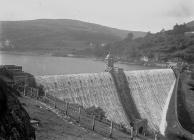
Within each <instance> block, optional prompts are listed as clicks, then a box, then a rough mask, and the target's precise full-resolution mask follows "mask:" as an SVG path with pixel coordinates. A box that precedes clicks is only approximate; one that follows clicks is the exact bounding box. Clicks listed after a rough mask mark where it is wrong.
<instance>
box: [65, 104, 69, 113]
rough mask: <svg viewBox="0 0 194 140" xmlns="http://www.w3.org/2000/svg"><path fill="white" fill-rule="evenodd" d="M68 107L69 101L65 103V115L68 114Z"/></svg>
mask: <svg viewBox="0 0 194 140" xmlns="http://www.w3.org/2000/svg"><path fill="white" fill-rule="evenodd" d="M68 108H69V103H66V109H65V115H66V116H67V115H68Z"/></svg>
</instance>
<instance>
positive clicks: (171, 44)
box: [85, 23, 194, 62]
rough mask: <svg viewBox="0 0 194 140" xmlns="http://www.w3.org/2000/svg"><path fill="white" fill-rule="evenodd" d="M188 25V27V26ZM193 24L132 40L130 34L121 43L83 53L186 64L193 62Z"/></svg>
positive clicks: (177, 26)
mask: <svg viewBox="0 0 194 140" xmlns="http://www.w3.org/2000/svg"><path fill="white" fill-rule="evenodd" d="M188 25H189V26H188ZM191 31H194V24H191V23H190V24H181V25H175V26H174V27H173V29H172V30H168V31H165V30H164V29H163V30H161V31H160V32H158V33H150V32H148V33H147V35H146V36H145V37H141V38H134V37H133V34H132V33H129V34H128V35H127V37H126V38H125V39H123V40H121V41H117V42H114V43H109V44H108V45H106V46H104V47H100V46H96V47H95V48H94V49H90V50H89V49H87V50H85V53H88V52H90V53H93V54H94V55H95V56H98V57H100V56H104V54H105V53H107V51H109V50H111V51H112V53H113V54H114V55H115V56H117V57H119V58H120V59H122V60H126V61H135V60H139V59H140V57H142V56H146V57H148V58H149V60H151V61H167V60H172V59H181V60H184V61H187V62H193V61H194V34H188V32H191Z"/></svg>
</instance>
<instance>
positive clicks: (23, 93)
mask: <svg viewBox="0 0 194 140" xmlns="http://www.w3.org/2000/svg"><path fill="white" fill-rule="evenodd" d="M23 92H24V93H23V94H24V96H26V84H25V85H24V91H23Z"/></svg>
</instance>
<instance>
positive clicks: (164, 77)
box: [36, 69, 176, 134]
mask: <svg viewBox="0 0 194 140" xmlns="http://www.w3.org/2000/svg"><path fill="white" fill-rule="evenodd" d="M122 73H123V74H121V73H119V72H112V73H109V72H101V73H88V74H71V75H49V76H38V77H36V83H37V84H40V85H42V86H43V89H44V92H45V94H47V95H50V96H52V97H55V98H58V99H60V100H62V101H65V102H69V103H75V104H79V105H82V106H83V107H85V108H88V107H91V106H96V107H100V108H102V109H103V110H104V111H105V112H106V116H107V118H108V119H109V120H112V121H114V122H116V123H119V124H121V123H122V124H124V125H126V126H127V127H130V122H132V121H133V120H134V117H137V119H146V120H147V122H148V129H149V130H150V131H157V132H160V133H161V134H164V132H165V128H166V125H167V124H166V114H167V110H168V107H169V106H168V105H169V102H170V99H171V96H172V94H173V89H174V85H175V81H176V77H175V75H174V72H173V70H171V69H155V70H140V71H124V72H122ZM119 77H120V78H119ZM130 111H131V112H130ZM133 112H134V113H135V112H136V114H138V115H133Z"/></svg>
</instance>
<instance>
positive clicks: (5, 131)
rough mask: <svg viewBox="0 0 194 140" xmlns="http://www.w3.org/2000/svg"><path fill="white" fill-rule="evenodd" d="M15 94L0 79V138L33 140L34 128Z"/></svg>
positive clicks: (3, 139) (5, 139)
mask: <svg viewBox="0 0 194 140" xmlns="http://www.w3.org/2000/svg"><path fill="white" fill-rule="evenodd" d="M16 94H17V93H16V91H14V90H13V89H11V88H9V87H7V86H6V84H5V83H4V82H3V81H2V80H1V79H0V140H34V139H35V129H34V128H33V127H32V126H31V124H30V117H29V115H28V113H27V112H26V111H25V109H24V108H23V107H22V105H21V104H20V102H19V100H18V99H17V97H16Z"/></svg>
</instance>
